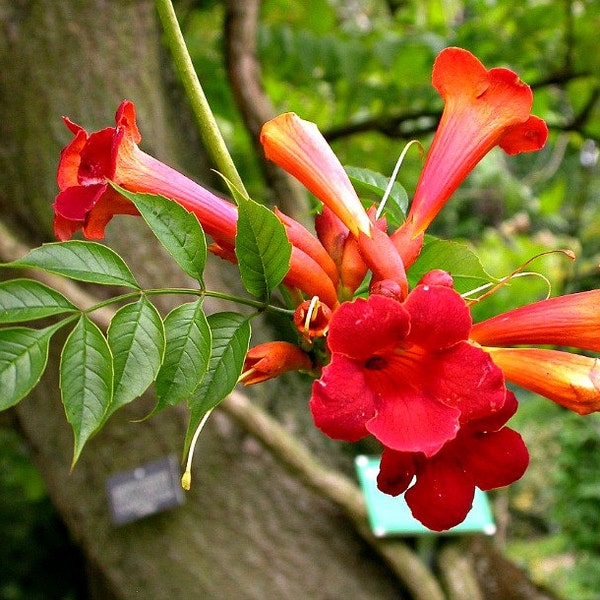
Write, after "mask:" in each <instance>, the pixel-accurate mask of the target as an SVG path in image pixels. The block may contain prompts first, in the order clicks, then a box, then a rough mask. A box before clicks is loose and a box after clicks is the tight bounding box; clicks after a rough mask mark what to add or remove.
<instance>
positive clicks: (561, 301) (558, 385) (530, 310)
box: [470, 290, 600, 414]
mask: <svg viewBox="0 0 600 600" xmlns="http://www.w3.org/2000/svg"><path fill="white" fill-rule="evenodd" d="M470 338H471V339H472V340H474V341H476V342H478V343H479V344H481V345H482V346H484V347H485V349H486V351H488V352H489V353H490V354H491V356H492V359H493V361H494V362H495V363H496V364H497V365H498V366H499V367H500V368H501V369H502V371H503V372H504V375H505V377H506V379H508V380H509V381H512V382H513V383H515V384H517V385H519V386H521V387H524V388H525V389H528V390H531V391H533V392H536V393H538V394H541V395H542V396H545V397H546V398H549V399H551V400H553V401H554V402H556V403H558V404H561V405H562V406H564V407H566V408H569V409H570V410H573V411H575V412H578V413H580V414H587V413H591V412H595V411H597V410H600V362H599V361H598V359H596V358H592V357H589V356H581V355H578V354H572V353H570V352H564V351H560V350H548V349H543V348H504V347H502V346H519V345H532V344H543V345H557V346H569V347H575V348H581V349H583V350H592V351H595V352H599V351H600V291H599V290H593V291H590V292H580V293H577V294H567V295H565V296H558V297H556V298H549V299H547V300H542V301H540V302H535V303H533V304H529V305H526V306H521V307H519V308H515V309H513V310H510V311H508V312H506V313H503V314H500V315H497V316H495V317H492V318H491V319H487V320H486V321H482V322H481V323H477V324H476V325H474V326H473V328H472V330H471V334H470Z"/></svg>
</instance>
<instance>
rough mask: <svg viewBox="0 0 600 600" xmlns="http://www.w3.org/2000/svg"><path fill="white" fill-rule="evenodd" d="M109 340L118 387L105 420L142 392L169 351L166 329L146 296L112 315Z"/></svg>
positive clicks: (153, 377) (115, 380)
mask: <svg viewBox="0 0 600 600" xmlns="http://www.w3.org/2000/svg"><path fill="white" fill-rule="evenodd" d="M107 341H108V345H109V347H110V349H111V352H112V355H113V361H114V389H113V399H112V402H111V403H110V405H109V407H108V410H107V412H106V415H105V416H104V421H106V419H107V418H108V417H109V416H110V415H111V414H112V413H114V412H115V411H116V410H117V409H119V408H121V407H122V406H125V405H126V404H128V403H129V402H131V401H132V400H135V398H137V397H138V396H140V395H142V394H143V393H144V392H145V391H146V389H147V388H148V386H149V385H150V384H151V383H152V382H153V381H154V380H155V378H156V376H157V374H158V371H159V369H160V366H161V364H162V361H163V358H164V353H165V330H164V327H163V322H162V320H161V318H160V315H159V314H158V311H157V310H156V308H155V307H154V305H153V304H152V303H151V302H149V301H148V299H147V298H146V297H145V296H142V297H141V298H140V299H139V300H138V301H137V302H135V303H133V304H127V305H126V306H123V307H122V308H120V309H119V310H118V311H117V312H116V313H115V315H114V317H113V318H112V320H111V322H110V326H109V328H108V332H107Z"/></svg>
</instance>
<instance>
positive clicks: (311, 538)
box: [0, 0, 401, 600]
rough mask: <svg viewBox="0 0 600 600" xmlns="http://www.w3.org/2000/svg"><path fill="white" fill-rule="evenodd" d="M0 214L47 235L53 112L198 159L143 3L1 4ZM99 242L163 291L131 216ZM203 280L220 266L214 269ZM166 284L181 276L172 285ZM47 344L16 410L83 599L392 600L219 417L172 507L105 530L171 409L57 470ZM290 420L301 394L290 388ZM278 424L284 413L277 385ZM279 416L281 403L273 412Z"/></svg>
mask: <svg viewBox="0 0 600 600" xmlns="http://www.w3.org/2000/svg"><path fill="white" fill-rule="evenodd" d="M0 19H1V25H2V29H1V31H2V38H1V41H0V44H1V46H0V70H1V72H2V79H1V83H0V114H2V115H3V118H2V120H1V121H0V127H2V132H1V133H2V139H3V148H2V152H1V153H0V209H1V211H2V217H3V219H6V220H7V221H8V222H10V224H11V226H12V228H13V230H15V231H18V232H19V234H20V235H22V236H23V237H24V239H28V240H29V241H32V242H34V243H36V242H39V241H42V240H45V239H49V238H50V233H49V231H50V230H49V218H50V214H51V210H50V205H51V202H52V198H53V196H54V194H55V193H56V189H55V183H54V174H55V168H56V162H57V158H58V153H59V151H60V149H61V147H62V146H63V145H64V144H65V143H66V142H67V141H68V140H69V139H70V134H69V133H68V132H67V131H66V129H65V128H64V126H63V125H62V123H61V121H60V115H62V114H67V115H69V116H70V117H71V118H72V119H73V120H75V121H76V122H79V123H81V124H82V125H84V126H86V127H89V128H90V129H94V128H98V127H105V126H108V125H110V124H111V120H112V115H113V114H114V111H115V109H116V106H117V105H118V103H119V102H120V100H121V99H122V98H124V97H127V98H129V99H131V100H133V101H134V102H136V105H137V107H138V110H139V121H140V128H141V130H142V133H143V136H144V142H143V147H144V149H146V150H147V151H150V152H151V153H153V154H155V155H157V156H159V157H160V158H162V159H163V160H165V161H168V162H170V163H172V164H173V163H175V164H179V165H180V167H181V165H183V168H184V169H185V168H186V167H187V168H188V170H189V168H190V166H191V165H193V163H195V162H196V163H198V162H199V158H198V157H199V153H198V152H197V151H196V150H195V149H194V150H193V151H191V152H190V151H189V147H190V146H189V145H186V143H185V140H186V134H185V131H186V129H189V128H187V127H186V126H185V124H183V125H182V124H181V123H180V122H179V121H180V119H182V118H183V117H181V116H180V113H179V111H177V109H176V108H175V107H176V106H177V102H176V101H175V102H174V101H173V96H172V94H171V92H172V89H171V88H172V82H171V81H169V80H168V78H167V79H166V78H165V74H164V71H163V64H164V63H163V57H162V55H161V53H160V51H159V38H160V33H159V31H158V29H157V25H156V19H155V15H154V10H153V7H152V3H151V2H150V1H147V0H138V1H126V0H113V1H109V0H95V1H93V2H92V1H90V2H75V1H69V2H63V1H62V0H53V1H50V0H45V1H44V0H35V1H34V0H31V1H24V0H23V1H14V0H0ZM109 229H110V241H111V245H112V246H114V247H116V248H117V249H118V250H120V251H121V252H123V253H124V254H125V255H126V256H127V258H128V260H129V262H130V263H131V264H132V265H133V266H134V269H135V271H136V274H138V273H142V274H143V278H144V279H145V280H146V281H147V282H153V283H154V284H155V285H156V284H161V285H162V284H165V282H166V279H168V278H169V277H171V275H170V274H169V263H168V262H164V263H163V262H162V261H161V260H160V259H159V258H158V256H159V253H158V250H157V248H156V245H155V244H154V243H153V241H152V240H150V239H149V236H148V235H147V234H146V232H145V230H144V228H143V227H142V226H141V223H140V221H138V220H136V219H130V218H121V219H117V220H115V221H114V222H113V223H112V224H111V226H110V228H109ZM213 265H216V266H213V273H212V274H211V277H212V278H213V282H214V280H215V279H217V278H220V277H221V275H222V273H221V271H222V269H226V265H225V263H213ZM173 282H174V284H181V281H176V280H175V279H173ZM57 361H58V355H57V352H56V349H55V352H53V355H52V359H51V361H50V365H49V368H48V370H47V376H46V377H45V379H44V381H43V382H42V384H41V385H40V386H39V387H38V388H37V389H36V391H35V393H33V394H31V396H30V397H29V398H27V399H26V400H24V401H23V402H22V403H21V404H20V405H19V407H18V409H17V415H18V418H19V420H20V422H21V425H22V428H23V430H24V432H25V434H26V436H27V438H28V440H29V442H30V444H31V447H32V450H33V454H34V457H35V460H36V462H37V464H38V466H39V468H40V471H41V472H42V474H43V476H44V479H45V481H46V483H47V486H48V490H49V493H50V495H51V497H52V500H53V502H54V503H55V505H56V507H57V509H58V511H59V513H60V514H61V516H62V518H63V519H64V520H65V522H66V523H67V525H68V527H69V529H70V531H71V533H72V535H73V536H74V538H75V539H76V540H77V542H78V543H79V544H80V545H81V546H82V548H83V549H84V551H85V553H86V555H87V557H88V560H89V563H90V569H91V572H93V573H94V574H96V575H98V574H101V577H99V578H98V577H95V578H94V581H95V585H94V589H93V590H91V592H90V595H91V596H92V597H95V598H103V599H107V598H134V597H135V598H144V599H145V600H152V599H154V598H155V599H157V600H158V599H161V600H163V599H164V598H172V599H174V600H175V599H179V598H182V599H183V598H190V597H195V598H203V599H209V600H210V599H211V598H215V599H217V598H218V599H223V598H237V599H241V600H243V599H258V598H261V599H262V598H278V599H279V598H281V599H285V598H290V599H297V598H314V599H321V598H322V599H326V598H342V597H344V598H353V599H354V598H355V599H358V600H360V599H361V598H364V599H367V598H368V599H386V598H398V597H401V593H400V592H399V590H398V584H397V582H396V581H395V580H394V578H393V577H391V576H390V574H389V572H388V571H387V569H386V568H385V567H384V566H383V564H382V563H381V561H380V560H379V559H377V558H376V557H374V556H373V554H372V553H371V551H370V550H369V548H368V547H367V546H366V545H365V544H364V543H363V542H362V541H361V540H360V539H359V538H358V536H357V535H356V534H355V532H354V531H353V530H352V528H351V527H350V526H349V523H348V521H347V520H346V519H345V518H344V517H343V516H342V515H341V514H340V512H339V511H338V510H337V509H336V508H335V506H334V505H332V504H331V503H329V502H326V501H324V500H322V499H320V498H318V497H317V496H316V495H315V494H313V493H311V492H309V491H307V490H306V489H305V488H304V487H303V486H302V485H301V484H299V483H298V482H297V481H296V480H295V479H294V478H293V477H291V476H289V475H288V474H287V473H286V472H284V471H283V470H282V468H281V467H279V466H278V465H277V464H276V463H275V462H274V461H273V459H272V457H271V456H270V455H269V453H268V452H266V451H265V450H264V449H263V448H262V447H260V446H259V445H258V444H257V443H256V442H255V441H254V439H253V438H252V437H250V436H248V435H246V434H245V433H244V432H243V431H242V430H241V429H239V428H238V427H237V426H236V425H234V424H233V423H232V422H231V421H230V420H229V419H228V418H226V417H225V416H224V415H222V414H215V415H214V418H212V419H211V421H210V422H209V424H208V425H207V428H206V430H205V432H204V434H203V437H202V439H201V442H200V444H199V448H198V450H197V457H196V467H195V472H194V477H195V480H194V484H193V486H192V491H191V492H190V493H189V495H188V496H187V502H186V504H185V506H184V507H182V508H180V509H177V510H174V511H172V512H169V513H165V514H163V515H157V516H153V517H150V518H148V519H146V520H143V521H139V522H137V523H134V524H131V525H127V526H124V527H121V528H115V527H113V526H112V525H111V523H110V519H109V512H108V506H107V500H106V493H105V480H106V477H107V476H108V475H110V474H112V473H114V472H117V471H120V470H123V469H129V468H132V467H135V466H137V465H139V464H141V463H144V462H146V461H149V460H152V459H155V458H158V457H162V456H164V455H165V454H168V453H171V452H174V453H176V454H178V453H179V452H180V448H181V444H182V440H183V435H184V431H185V422H184V416H183V415H182V414H181V412H180V411H178V410H172V411H170V412H167V413H163V414H161V415H160V416H159V417H157V418H155V419H152V420H150V421H148V422H144V423H137V424H132V423H130V422H129V421H130V419H131V418H132V417H139V416H141V415H143V414H144V413H145V411H147V410H148V409H149V407H150V406H151V402H152V400H151V399H146V400H145V401H144V402H142V403H140V404H138V405H136V408H135V409H131V410H126V411H123V414H118V413H117V415H115V416H114V417H113V419H112V420H111V423H110V425H109V426H108V427H107V429H105V430H104V431H103V432H102V433H101V434H100V435H99V436H97V437H96V438H95V439H94V440H92V441H91V442H90V444H89V446H88V447H86V449H85V450H84V453H83V457H82V459H81V461H80V462H79V463H78V465H77V466H76V468H75V469H74V470H73V472H72V473H69V465H70V460H71V453H72V435H71V433H70V431H69V428H68V426H67V424H66V421H65V418H64V414H63V409H62V407H61V405H60V402H59V398H58V382H57ZM296 397H297V398H298V404H297V405H296V406H298V407H299V408H300V411H302V412H305V411H306V408H305V401H306V397H305V394H304V393H302V392H296ZM286 398H287V408H286V409H285V412H287V414H288V418H289V419H290V422H293V420H294V413H295V412H296V407H295V406H294V405H293V404H291V402H292V401H293V398H294V392H293V391H290V390H287V391H286ZM281 410H283V409H281Z"/></svg>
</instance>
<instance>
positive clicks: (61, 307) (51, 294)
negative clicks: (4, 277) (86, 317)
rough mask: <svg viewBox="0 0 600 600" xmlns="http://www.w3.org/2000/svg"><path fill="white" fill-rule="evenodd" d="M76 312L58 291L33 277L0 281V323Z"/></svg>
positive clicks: (73, 306) (72, 305)
mask: <svg viewBox="0 0 600 600" xmlns="http://www.w3.org/2000/svg"><path fill="white" fill-rule="evenodd" d="M72 312H77V307H76V306H75V305H74V304H72V303H71V302H70V301H69V300H67V298H65V297H64V296H63V295H62V294H61V293H60V292H57V291H56V290H54V289H52V288H51V287H48V286H47V285H44V284H43V283H40V282H39V281H35V280H33V279H11V280H10V281H3V282H2V283H0V323H2V324H5V323H19V322H22V321H34V320H36V319H43V318H45V317H51V316H54V315H60V314H64V313H72Z"/></svg>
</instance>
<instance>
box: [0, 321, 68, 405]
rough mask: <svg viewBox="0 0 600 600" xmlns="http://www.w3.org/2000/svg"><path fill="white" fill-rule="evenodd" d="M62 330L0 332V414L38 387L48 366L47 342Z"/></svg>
mask: <svg viewBox="0 0 600 600" xmlns="http://www.w3.org/2000/svg"><path fill="white" fill-rule="evenodd" d="M61 326H62V323H59V324H57V325H53V326H51V327H46V328H45V329H28V328H26V327H11V328H8V329H0V390H1V391H0V410H4V409H6V408H8V407H10V406H13V405H15V404H16V403H17V402H19V400H21V399H22V398H24V397H25V396H26V395H27V394H28V393H29V392H30V391H31V390H32V389H33V388H34V387H35V386H36V385H37V384H38V382H39V380H40V378H41V376H42V374H43V373H44V370H45V369H46V365H47V364H48V348H49V346H50V339H51V338H52V335H53V334H54V333H55V332H56V331H58V329H59V328H60V327H61Z"/></svg>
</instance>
